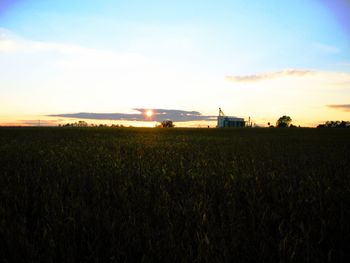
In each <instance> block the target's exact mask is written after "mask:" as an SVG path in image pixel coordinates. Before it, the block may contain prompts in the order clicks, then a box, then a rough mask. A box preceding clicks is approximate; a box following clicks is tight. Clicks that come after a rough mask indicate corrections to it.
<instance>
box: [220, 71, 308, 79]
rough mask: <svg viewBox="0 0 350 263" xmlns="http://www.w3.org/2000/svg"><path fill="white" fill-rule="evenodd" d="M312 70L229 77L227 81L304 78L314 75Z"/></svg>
mask: <svg viewBox="0 0 350 263" xmlns="http://www.w3.org/2000/svg"><path fill="white" fill-rule="evenodd" d="M313 73H314V71H312V70H300V69H288V70H283V71H275V72H266V73H260V74H254V75H244V76H237V75H236V76H227V77H226V79H227V80H230V81H233V82H257V81H263V80H270V79H275V78H281V77H303V76H306V75H310V74H313Z"/></svg>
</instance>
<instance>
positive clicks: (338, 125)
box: [317, 121, 350, 128]
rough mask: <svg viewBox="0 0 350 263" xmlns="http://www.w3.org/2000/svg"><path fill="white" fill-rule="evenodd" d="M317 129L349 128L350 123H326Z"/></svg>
mask: <svg viewBox="0 0 350 263" xmlns="http://www.w3.org/2000/svg"><path fill="white" fill-rule="evenodd" d="M317 128H350V121H326V123H325V124H319V125H318V126H317Z"/></svg>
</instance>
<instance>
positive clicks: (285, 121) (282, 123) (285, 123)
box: [276, 115, 292, 128]
mask: <svg viewBox="0 0 350 263" xmlns="http://www.w3.org/2000/svg"><path fill="white" fill-rule="evenodd" d="M291 122H292V119H291V117H289V116H286V115H283V116H282V117H280V118H279V119H278V120H277V122H276V127H279V128H285V127H289V126H290V124H291Z"/></svg>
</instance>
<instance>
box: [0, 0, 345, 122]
mask: <svg viewBox="0 0 350 263" xmlns="http://www.w3.org/2000/svg"><path fill="white" fill-rule="evenodd" d="M347 11H348V12H347ZM347 13H350V3H349V1H346V0H335V1H330V0H324V1H321V0H319V1H316V0H306V1H305V0H303V1H301V0H299V1H272V0H270V1H257V0H256V1H253V0H251V1H203V0H202V1H183V0H180V1H172V2H170V1H160V0H158V1H103V0H102V1H86V0H85V1H81V0H75V1H66V0H61V1H47V0H46V1H43V0H35V1H34V0H20V1H0V29H1V31H0V69H1V71H2V72H3V73H2V74H3V78H1V79H0V91H1V94H2V96H1V98H0V103H1V105H2V106H0V122H2V123H6V122H7V123H8V122H10V123H14V122H18V121H20V120H22V119H28V118H29V119H30V118H32V117H34V116H35V118H41V117H40V116H44V115H51V114H64V113H74V112H77V113H78V112H97V113H105V112H106V113H112V112H128V111H132V109H133V108H155V109H156V108H165V109H178V110H195V111H199V112H202V113H203V114H206V115H213V114H216V111H217V108H218V107H220V106H221V107H222V108H223V109H226V110H225V111H226V113H227V114H230V115H239V116H242V117H247V116H253V117H254V118H255V119H256V122H258V123H267V121H269V122H274V120H275V119H276V118H278V117H279V116H281V115H284V114H288V115H291V116H292V118H293V119H294V120H295V121H296V122H297V123H300V124H305V125H313V124H315V123H317V122H321V121H324V120H327V119H329V118H336V119H339V118H343V119H344V118H345V119H346V118H347V119H349V111H348V110H349V109H348V108H347V107H345V108H344V107H343V108H334V107H333V108H332V107H329V105H345V106H346V105H348V104H349V103H350V91H349V89H350V87H349V85H350V77H349V74H350V35H349V34H350V30H349V28H350V18H348V17H347V16H346V14H347ZM293 70H294V71H297V72H301V71H302V72H309V73H308V74H293V73H291V72H294V71H293ZM240 76H241V77H247V79H249V76H260V77H258V78H255V80H254V81H252V79H254V78H250V81H237V78H236V77H240ZM261 76H265V77H262V78H261ZM266 76H267V77H266ZM271 76H273V77H272V78H271ZM238 79H239V78H238ZM257 79H258V80H257ZM311 98H312V99H311ZM1 100H2V101H1ZM349 107H350V106H349ZM52 121H54V120H52Z"/></svg>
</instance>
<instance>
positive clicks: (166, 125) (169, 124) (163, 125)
mask: <svg viewBox="0 0 350 263" xmlns="http://www.w3.org/2000/svg"><path fill="white" fill-rule="evenodd" d="M158 127H160V128H174V127H175V125H174V123H173V122H172V121H171V120H164V121H162V122H161V123H160V125H159V126H158Z"/></svg>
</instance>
